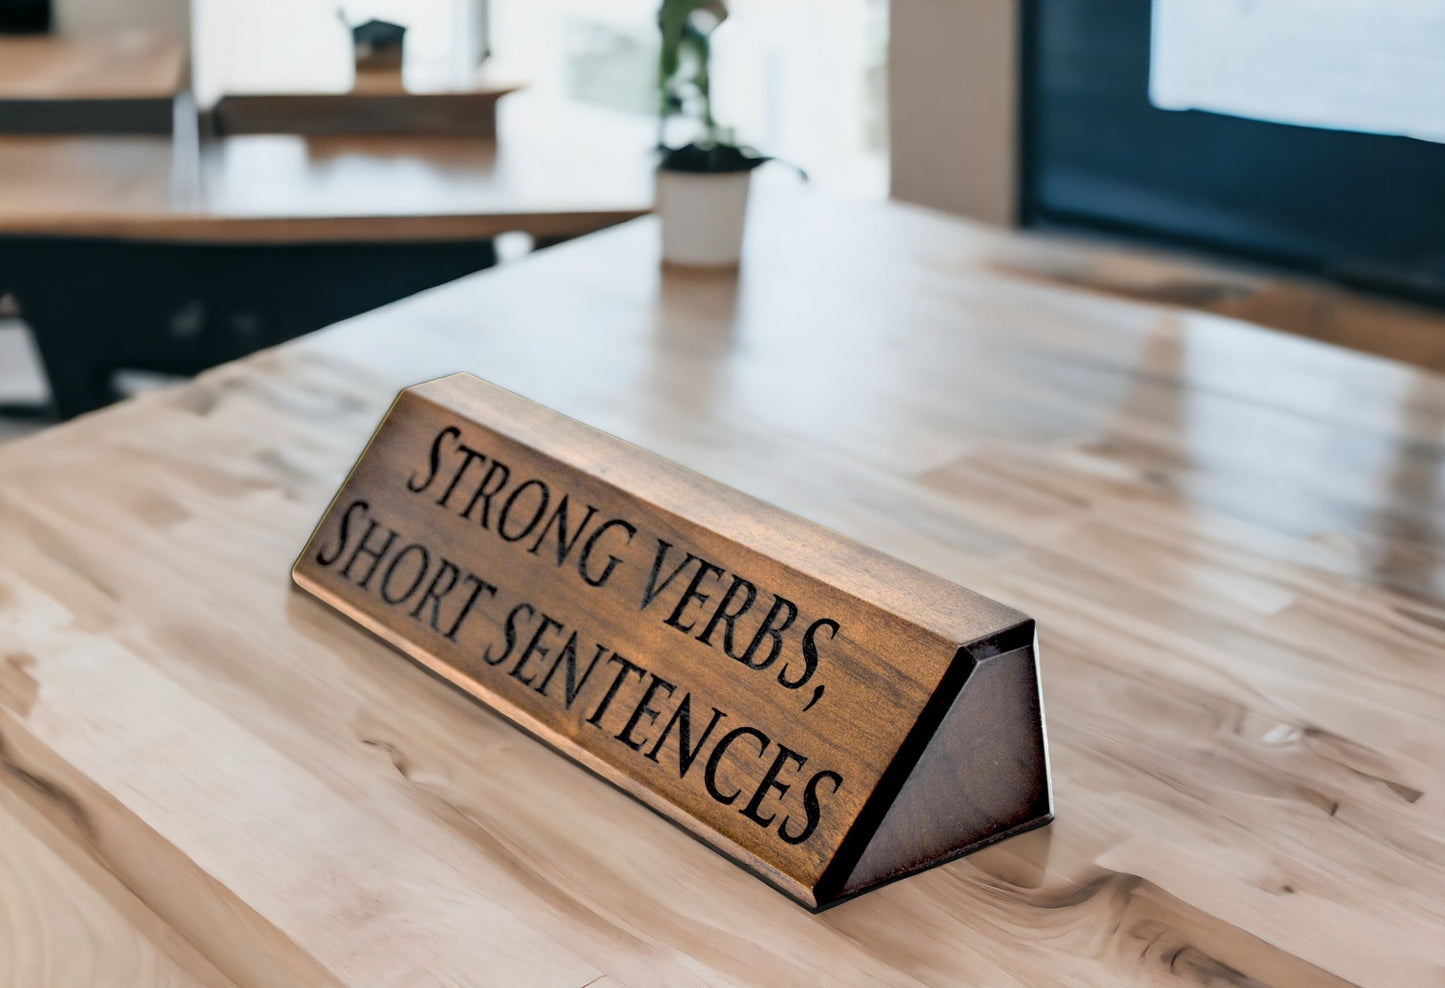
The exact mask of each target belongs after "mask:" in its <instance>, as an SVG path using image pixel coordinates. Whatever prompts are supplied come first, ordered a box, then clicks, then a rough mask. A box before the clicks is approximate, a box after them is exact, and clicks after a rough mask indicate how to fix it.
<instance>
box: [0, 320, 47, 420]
mask: <svg viewBox="0 0 1445 988" xmlns="http://www.w3.org/2000/svg"><path fill="white" fill-rule="evenodd" d="M49 394H50V391H49V388H47V387H46V384H45V372H44V371H43V370H42V369H41V366H40V356H39V354H37V353H36V352H35V344H34V343H33V342H32V341H31V339H30V330H28V329H26V327H25V324H24V323H22V322H21V321H20V320H19V319H3V318H0V405H31V404H41V403H43V402H44V401H45V400H46V399H47V398H48V397H49ZM45 425H46V423H45V422H44V421H37V420H35V419H27V418H9V417H6V416H4V415H0V443H3V442H5V441H7V440H10V439H17V438H19V437H20V436H26V435H29V434H30V433H32V432H36V431H38V430H40V429H43V428H44V427H45Z"/></svg>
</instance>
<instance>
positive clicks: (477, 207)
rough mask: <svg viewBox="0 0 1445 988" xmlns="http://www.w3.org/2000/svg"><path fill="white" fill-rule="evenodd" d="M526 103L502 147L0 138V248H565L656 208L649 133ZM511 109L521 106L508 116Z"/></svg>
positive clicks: (576, 110) (456, 142)
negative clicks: (547, 244)
mask: <svg viewBox="0 0 1445 988" xmlns="http://www.w3.org/2000/svg"><path fill="white" fill-rule="evenodd" d="M527 97H528V94H525V93H518V94H514V95H512V96H509V97H507V99H505V100H503V101H502V102H501V104H500V106H499V108H498V115H499V123H498V126H499V129H500V130H499V136H498V138H497V139H496V140H490V139H486V138H480V137H422V136H358V137H348V136H324V137H311V138H307V137H304V136H300V135H291V134H247V135H238V136H233V137H227V138H220V139H217V140H213V141H207V142H205V143H204V144H200V145H196V144H194V143H187V142H186V141H185V140H184V139H183V138H178V139H177V140H175V141H172V140H171V139H169V138H165V137H146V136H63V137H62V136H0V234H19V235H23V234H45V235H71V236H100V237H128V238H132V239H142V240H157V239H160V240H191V241H211V242H221V243H228V242H287V241H301V240H312V241H325V240H450V239H475V238H482V237H490V236H495V235H496V234H498V233H504V232H508V231H513V230H521V231H524V232H527V233H531V234H533V235H534V236H537V237H545V238H552V237H567V236H575V235H577V234H580V233H586V232H590V231H592V230H597V229H600V228H602V227H604V226H608V225H611V224H613V223H617V222H620V221H622V220H624V219H630V218H632V217H635V216H638V215H640V214H642V213H644V212H646V211H647V210H649V209H650V208H651V205H652V167H653V157H652V152H651V142H652V138H653V135H652V133H651V131H650V128H649V124H648V123H647V122H646V121H643V120H641V119H640V118H635V117H630V116H628V115H626V114H617V113H611V112H608V111H604V110H592V109H589V108H585V107H580V106H576V105H571V104H562V103H557V102H550V101H547V100H536V101H534V100H529V99H528V98H527ZM514 101H515V102H514Z"/></svg>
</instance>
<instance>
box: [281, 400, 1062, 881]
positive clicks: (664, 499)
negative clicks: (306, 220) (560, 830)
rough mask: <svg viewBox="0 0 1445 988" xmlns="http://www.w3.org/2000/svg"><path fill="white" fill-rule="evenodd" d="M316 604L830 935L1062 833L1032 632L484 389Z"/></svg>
mask: <svg viewBox="0 0 1445 988" xmlns="http://www.w3.org/2000/svg"><path fill="white" fill-rule="evenodd" d="M294 577H295V580H296V582H297V584H299V585H300V586H301V587H302V588H304V589H305V590H308V591H310V592H311V593H313V594H315V595H316V596H317V597H320V598H321V599H322V600H324V601H326V602H327V603H329V604H331V605H332V606H334V607H336V608H337V609H338V610H340V611H341V612H342V613H344V614H346V615H347V616H348V617H351V618H352V619H354V620H355V621H357V622H358V623H360V624H361V625H362V626H364V627H366V628H367V629H369V630H370V631H372V632H374V633H375V634H377V635H378V636H380V637H381V638H383V639H385V640H386V641H388V642H390V643H391V644H393V645H395V646H396V647H397V648H399V649H401V650H402V651H403V652H405V653H406V654H407V655H408V656H410V657H411V658H412V659H414V660H415V661H416V662H418V663H420V664H421V665H422V666H424V667H426V668H427V669H429V670H431V671H432V672H433V673H435V674H437V675H439V676H441V677H443V678H445V679H447V680H448V681H450V682H452V683H454V684H455V685H456V686H458V687H460V688H461V689H463V690H465V691H466V692H467V693H469V694H471V695H472V696H473V697H475V698H476V699H478V700H480V701H482V702H483V703H484V704H486V705H487V706H488V707H490V708H492V709H493V710H495V711H497V712H498V713H500V714H502V715H503V716H505V717H507V718H509V719H510V720H512V721H513V722H515V723H516V724H517V725H518V726H520V727H522V728H524V729H525V730H527V731H528V732H530V733H531V734H533V735H535V736H536V737H538V738H540V739H541V740H542V741H545V742H546V743H547V744H549V745H551V746H552V747H554V748H556V749H557V750H558V751H560V752H562V753H563V754H565V755H567V756H568V757H570V758H573V759H575V760H576V761H578V762H579V763H581V764H582V765H584V766H586V767H587V768H589V769H591V770H592V771H593V772H595V773H596V774H597V775H599V776H601V777H602V778H604V779H606V780H607V781H609V782H611V783H613V784H614V785H616V786H618V787H620V788H622V789H623V790H625V791H626V792H628V793H630V794H631V795H633V796H635V797H636V798H637V799H639V800H641V801H642V802H644V803H646V804H647V805H648V806H650V807H652V808H653V809H654V810H656V811H657V812H659V813H661V814H662V815H664V816H666V817H668V818H669V819H671V820H673V821H674V822H675V823H677V824H678V825H680V826H682V827H684V828H685V829H687V830H688V831H689V832H691V833H692V834H694V835H695V836H697V837H699V838H701V839H702V840H703V841H705V842H707V843H708V844H710V845H711V846H713V847H714V848H716V849H717V850H719V851H721V852H722V853H724V854H726V855H728V856H729V857H731V858H732V859H734V860H735V861H737V862H738V863H739V864H741V865H743V866H744V867H746V868H748V869H750V870H752V871H753V872H754V873H756V874H757V875H758V876H759V877H761V878H763V879H764V880H766V881H768V882H770V883H771V884H773V885H774V886H776V887H777V888H778V889H780V890H781V891H783V892H785V893H786V894H788V895H789V896H792V897H793V898H794V899H796V900H798V901H799V902H801V903H802V904H803V905H805V906H807V907H809V908H810V909H823V908H826V907H827V906H830V905H833V904H835V903H837V902H839V901H841V900H843V899H846V898H848V897H849V896H852V895H856V894H857V893H859V892H862V891H865V890H867V889H870V888H873V887H876V886H878V885H880V884H883V883H885V882H888V881H890V880H892V879H895V878H899V877H901V876H903V875H907V874H909V873H911V872H914V871H918V870H920V869H922V868H926V867H929V866H931V865H934V864H938V863H940V862H943V861H946V860H948V859H950V858H953V857H957V856H958V855H960V854H964V853H967V852H968V851H971V850H974V849H976V848H978V847H981V846H983V845H984V844H988V843H991V842H993V841H995V840H998V839H1000V838H1003V837H1007V836H1009V835H1011V834H1015V833H1019V832H1021V831H1024V830H1028V829H1031V828H1033V827H1037V826H1041V825H1042V824H1045V823H1047V822H1049V820H1050V819H1052V808H1051V801H1050V793H1049V778H1048V758H1047V754H1046V744H1045V738H1044V729H1043V711H1042V705H1041V701H1040V691H1039V680H1038V663H1037V651H1036V644H1035V636H1034V624H1033V621H1032V620H1031V619H1029V618H1027V617H1025V616H1024V615H1022V614H1020V613H1018V612H1017V611H1014V610H1012V609H1010V608H1008V607H1005V606H1003V605H1002V604H998V603H996V602H994V601H992V600H989V599H987V598H985V597H981V596H979V595H978V594H975V593H972V592H971V591H968V590H965V589H964V588H962V587H959V586H957V585H955V584H952V583H949V582H947V581H945V580H942V579H940V578H938V577H936V576H932V575H930V574H928V573H926V572H923V571H922V570H919V569H917V568H915V567H913V566H909V565H907V564H906V563H903V562H900V561H898V560H896V559H892V558H889V557H887V556H884V555H881V554H880V553H877V552H874V551H873V550H871V549H868V548H866V547H864V546H862V545H859V544H858V543H856V542H852V541H850V540H848V539H846V538H843V537H842V536H840V535H838V534H836V533H834V532H831V531H829V530H827V529H824V528H821V527H819V526H817V525H814V524H811V523H809V522H807V521H804V520H802V519H800V518H798V517H796V516H794V515H791V514H788V513H786V512H784V511H781V510H779V509H777V508H775V507H773V506H771V505H769V504H766V503H764V502H762V501H758V500H756V499H754V498H751V497H748V496H747V495H744V494H742V493H740V492H738V491H736V490H732V489H730V488H727V487H724V486H723V485H721V484H718V483H716V482H714V481H711V480H708V479H707V478H705V477H702V476H700V475H698V474H696V473H694V472H692V471H690V470H687V469H685V468H683V467H680V466H678V465H677V464H674V463H671V462H668V461H666V460H663V459H660V458H658V457H656V456H653V455H652V454H650V453H647V452H645V451H643V450H641V449H638V448H637V447H635V446H631V445H629V444H627V443H624V442H622V441H621V440H618V439H616V438H614V437H612V436H608V435H606V434H604V433H600V432H597V431H596V430H594V429H591V428H588V427H587V426H585V425H582V424H581V423H578V422H576V421H573V420H571V419H568V418H566V417H564V416H562V415H559V414H557V413H555V412H552V411H550V410H548V409H546V408H543V407H541V406H539V405H536V404H534V403H532V402H529V401H527V400H526V399H523V398H520V397H518V396H517V395H514V394H511V393H510V392H507V391H504V390H502V389H500V388H497V387H494V386H492V385H490V384H487V383H485V382H483V381H480V380H478V379H476V378H473V377H469V376H466V375H456V376H453V377H448V378H443V379H441V380H437V381H432V382H430V383H428V384H423V385H420V386H418V387H415V388H410V389H408V390H406V391H404V392H402V393H401V395H400V396H398V398H397V400H396V403H395V404H394V405H393V406H392V408H391V410H390V412H389V413H388V414H387V416H386V418H385V420H384V421H383V422H382V424H381V426H380V428H379V429H378V430H377V432H376V434H375V436H373V438H372V441H371V443H370V445H369V446H368V447H367V449H366V451H365V452H364V453H363V454H362V456H361V458H360V460H358V461H357V463H356V466H355V467H354V468H353V470H352V472H351V475H350V477H348V478H347V480H346V482H345V484H344V485H343V486H342V488H341V490H340V492H339V493H338V494H337V496H336V499H335V500H334V501H333V502H332V504H331V506H330V508H329V509H328V510H327V512H326V515H325V516H324V517H323V518H322V520H321V523H320V525H319V526H318V527H317V529H316V531H315V533H314V534H313V535H312V537H311V540H310V542H309V543H308V544H307V546H306V548H305V550H304V551H303V552H302V554H301V557H300V559H299V560H298V561H297V563H296V566H295V570H294ZM578 812H585V809H583V808H582V806H581V805H580V804H579V808H578Z"/></svg>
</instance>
